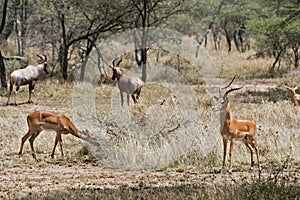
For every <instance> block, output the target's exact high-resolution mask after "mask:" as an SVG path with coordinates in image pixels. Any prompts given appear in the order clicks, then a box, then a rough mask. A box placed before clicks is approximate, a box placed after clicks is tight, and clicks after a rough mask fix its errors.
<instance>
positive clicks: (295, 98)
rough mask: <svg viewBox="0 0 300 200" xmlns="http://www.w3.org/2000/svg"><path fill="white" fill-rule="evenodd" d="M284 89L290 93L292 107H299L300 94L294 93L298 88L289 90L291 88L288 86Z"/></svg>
mask: <svg viewBox="0 0 300 200" xmlns="http://www.w3.org/2000/svg"><path fill="white" fill-rule="evenodd" d="M285 87H286V88H287V89H288V90H289V91H290V92H291V95H292V101H293V103H294V106H299V105H300V94H297V93H296V90H297V89H298V86H296V87H294V88H291V87H288V86H285Z"/></svg>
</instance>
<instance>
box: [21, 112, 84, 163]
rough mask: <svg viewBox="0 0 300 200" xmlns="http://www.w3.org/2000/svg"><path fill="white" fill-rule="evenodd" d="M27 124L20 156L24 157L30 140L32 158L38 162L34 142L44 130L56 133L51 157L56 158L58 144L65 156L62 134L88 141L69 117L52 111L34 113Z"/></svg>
mask: <svg viewBox="0 0 300 200" xmlns="http://www.w3.org/2000/svg"><path fill="white" fill-rule="evenodd" d="M27 124H28V132H27V133H26V134H25V135H24V136H23V137H22V141H21V147H20V151H19V155H20V156H21V155H22V150H23V145H24V143H25V141H26V140H27V139H28V138H29V137H30V138H29V143H30V147H31V150H32V156H33V158H34V159H36V160H37V158H36V155H35V151H34V147H33V142H34V140H35V139H36V137H37V136H38V135H39V134H40V132H42V131H43V130H53V131H55V132H56V137H55V143H54V147H53V150H52V154H51V157H52V158H53V157H54V152H55V148H56V145H57V143H58V142H59V145H60V151H61V155H62V156H64V153H63V148H62V138H61V135H62V134H68V133H70V134H72V135H74V136H75V137H78V138H81V139H85V140H86V139H87V136H86V135H85V133H82V132H81V131H79V130H78V129H77V128H76V127H75V125H74V124H73V123H72V122H71V121H70V119H69V118H68V117H66V116H65V115H61V114H58V113H55V112H51V111H34V112H32V113H30V114H29V115H28V116H27Z"/></svg>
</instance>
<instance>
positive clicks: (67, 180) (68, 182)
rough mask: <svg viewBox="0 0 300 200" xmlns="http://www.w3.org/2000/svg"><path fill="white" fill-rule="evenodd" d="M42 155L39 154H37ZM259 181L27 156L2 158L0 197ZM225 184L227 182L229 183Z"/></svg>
mask: <svg viewBox="0 0 300 200" xmlns="http://www.w3.org/2000/svg"><path fill="white" fill-rule="evenodd" d="M39 156H41V155H39ZM242 178H243V179H245V178H246V179H247V180H248V181H251V180H255V179H257V178H258V172H257V171H244V172H233V173H232V174H231V175H230V174H228V173H224V174H221V173H214V172H207V173H200V172H197V171H196V170H194V169H184V170H183V169H181V170H166V171H122V170H118V169H111V168H108V167H105V166H103V165H102V164H100V163H99V162H90V163H77V162H74V161H70V160H65V159H54V160H52V159H51V158H48V157H46V158H45V160H44V161H41V162H38V163H36V162H35V161H33V159H32V158H31V156H30V155H25V156H24V159H23V160H20V158H19V157H18V156H17V155H10V156H5V157H4V158H2V161H1V168H0V182H1V186H0V198H14V197H22V196H28V195H32V194H38V193H44V192H49V191H64V190H68V189H82V188H85V189H86V188H89V189H104V188H108V189H118V188H120V187H130V188H147V187H175V186H181V185H193V184H204V185H207V186H212V187H213V186H216V185H218V184H221V183H222V182H223V181H229V182H231V183H235V182H239V181H240V180H241V179H242ZM229 182H228V183H229Z"/></svg>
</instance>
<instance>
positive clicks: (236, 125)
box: [213, 77, 261, 172]
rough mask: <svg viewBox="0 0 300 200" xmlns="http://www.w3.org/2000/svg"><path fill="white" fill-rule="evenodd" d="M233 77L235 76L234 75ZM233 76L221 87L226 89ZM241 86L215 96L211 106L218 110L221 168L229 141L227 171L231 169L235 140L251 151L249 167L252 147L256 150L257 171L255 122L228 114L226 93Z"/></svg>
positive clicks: (252, 161) (257, 151)
mask: <svg viewBox="0 0 300 200" xmlns="http://www.w3.org/2000/svg"><path fill="white" fill-rule="evenodd" d="M234 78H235V77H234ZM234 78H233V79H232V81H231V82H230V84H229V85H228V86H226V87H224V88H222V89H226V88H227V87H229V86H230V85H231V83H232V82H233V80H234ZM242 87H243V86H241V87H238V88H232V89H229V90H227V91H226V92H225V94H224V95H223V96H220V97H219V98H218V97H215V98H216V99H217V103H216V105H215V106H214V107H213V110H214V111H220V123H221V135H222V138H223V147H224V152H223V168H224V167H225V160H226V152H227V143H228V141H230V149H229V167H230V169H229V172H231V171H232V151H233V147H234V142H235V141H242V142H243V143H244V144H245V145H246V147H247V148H248V149H249V150H250V153H251V169H252V167H253V165H254V160H253V149H254V150H255V152H256V156H257V164H258V168H259V171H261V168H260V162H259V150H258V146H257V144H256V135H255V132H256V124H255V122H252V121H249V120H239V119H236V118H232V117H231V115H230V106H229V103H228V97H227V95H228V94H229V93H230V92H232V91H235V90H240V89H241V88H242Z"/></svg>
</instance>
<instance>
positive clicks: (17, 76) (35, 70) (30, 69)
mask: <svg viewBox="0 0 300 200" xmlns="http://www.w3.org/2000/svg"><path fill="white" fill-rule="evenodd" d="M37 56H38V57H39V58H40V59H41V62H40V63H39V64H38V65H37V66H34V65H28V66H27V67H26V68H24V69H17V70H15V71H13V72H12V73H11V74H10V77H9V81H10V87H9V93H8V99H7V105H8V104H9V100H10V95H11V92H12V91H13V88H14V86H15V90H14V99H15V105H17V97H16V96H17V92H18V90H19V89H20V86H22V85H29V99H28V103H33V98H34V86H35V83H36V82H37V80H38V78H39V76H40V75H41V74H42V72H43V71H44V72H46V74H48V69H47V64H48V62H47V56H45V55H44V58H42V56H40V55H37Z"/></svg>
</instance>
